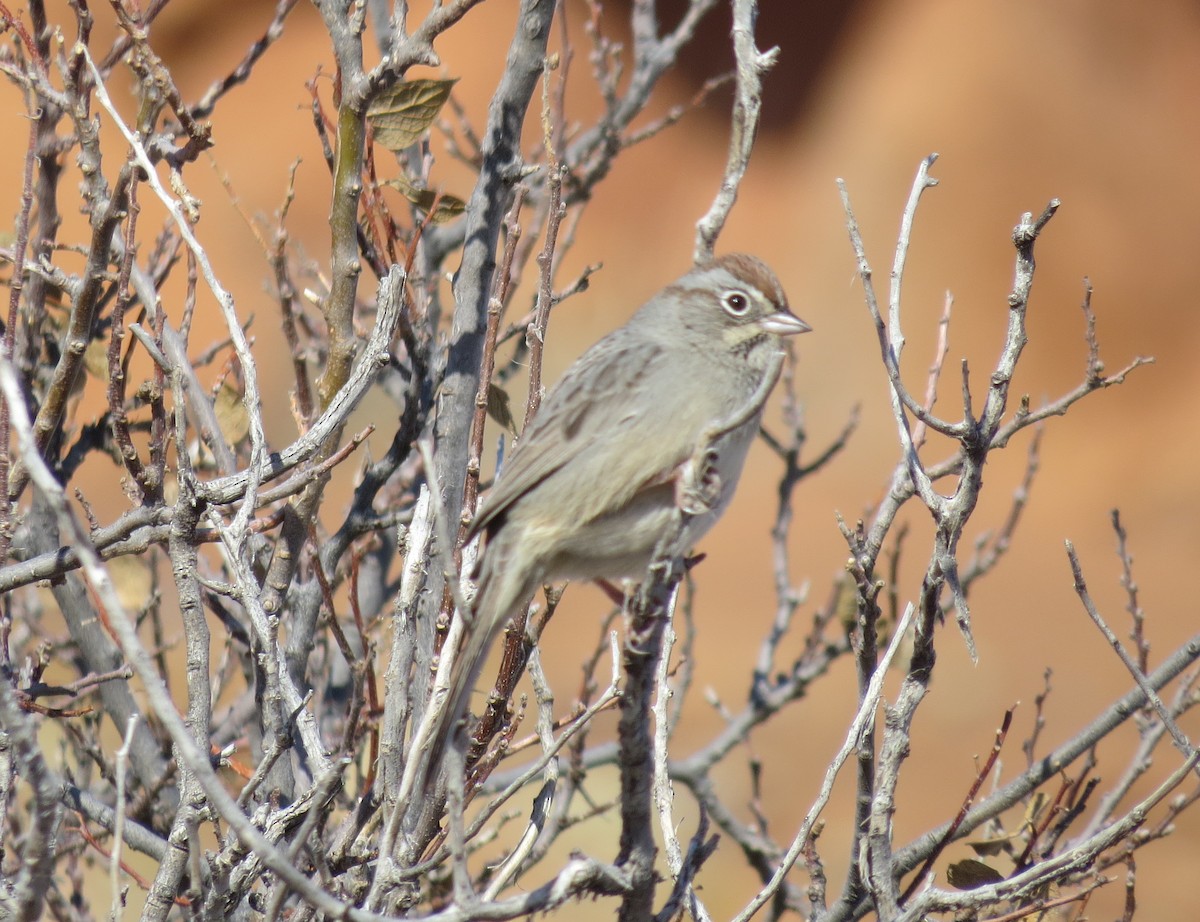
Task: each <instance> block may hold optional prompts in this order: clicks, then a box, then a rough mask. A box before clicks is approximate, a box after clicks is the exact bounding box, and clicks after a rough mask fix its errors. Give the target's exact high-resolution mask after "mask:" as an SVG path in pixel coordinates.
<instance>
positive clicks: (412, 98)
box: [367, 80, 458, 153]
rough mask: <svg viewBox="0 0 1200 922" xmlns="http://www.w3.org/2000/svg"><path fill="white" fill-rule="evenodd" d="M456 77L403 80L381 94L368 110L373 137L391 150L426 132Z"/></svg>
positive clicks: (418, 137) (396, 149) (414, 139)
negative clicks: (451, 78)
mask: <svg viewBox="0 0 1200 922" xmlns="http://www.w3.org/2000/svg"><path fill="white" fill-rule="evenodd" d="M457 82H458V81H457V80H406V81H405V82H403V83H399V84H397V85H396V86H394V87H392V88H391V89H389V90H386V91H385V92H383V93H380V94H379V95H378V96H377V97H375V100H374V101H373V102H372V103H371V106H370V108H368V109H367V120H368V121H369V122H370V123H371V127H372V128H373V129H374V130H375V140H376V141H378V142H379V143H380V144H382V145H383V146H384V147H386V148H387V149H388V150H390V151H392V152H393V153H399V152H400V151H402V150H404V149H405V148H408V147H411V146H412V145H413V144H415V143H416V142H417V141H419V140H421V136H422V135H423V134H425V132H426V131H427V130H428V128H429V126H430V125H432V124H433V120H434V119H436V118H437V115H438V113H439V112H440V111H441V110H442V106H444V105H445V104H446V100H447V99H449V98H450V90H451V88H452V87H453V86H454V84H455V83H457Z"/></svg>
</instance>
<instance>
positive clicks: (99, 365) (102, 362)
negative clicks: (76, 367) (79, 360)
mask: <svg viewBox="0 0 1200 922" xmlns="http://www.w3.org/2000/svg"><path fill="white" fill-rule="evenodd" d="M83 367H84V368H86V369H87V372H88V374H90V375H91V376H92V377H93V378H99V379H100V380H101V381H107V380H108V343H107V342H106V341H104V340H103V339H93V340H92V341H91V342H90V343H88V344H87V349H85V350H84V352H83Z"/></svg>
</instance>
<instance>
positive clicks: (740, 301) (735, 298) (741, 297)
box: [721, 291, 750, 317]
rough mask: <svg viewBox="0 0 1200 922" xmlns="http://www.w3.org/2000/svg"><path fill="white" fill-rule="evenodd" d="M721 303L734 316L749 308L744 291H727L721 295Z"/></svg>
mask: <svg viewBox="0 0 1200 922" xmlns="http://www.w3.org/2000/svg"><path fill="white" fill-rule="evenodd" d="M721 304H722V305H723V306H724V307H725V310H727V311H728V312H729V313H730V314H732V315H733V316H734V317H740V316H742V315H743V314H744V313H746V311H748V310H750V299H749V298H748V297H747V296H746V294H745V292H741V291H727V292H725V294H723V295H722V296H721Z"/></svg>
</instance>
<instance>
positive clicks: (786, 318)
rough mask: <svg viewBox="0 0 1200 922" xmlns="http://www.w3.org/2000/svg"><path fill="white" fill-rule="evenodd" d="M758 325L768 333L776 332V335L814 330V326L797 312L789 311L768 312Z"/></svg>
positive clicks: (791, 334)
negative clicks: (797, 314)
mask: <svg viewBox="0 0 1200 922" xmlns="http://www.w3.org/2000/svg"><path fill="white" fill-rule="evenodd" d="M758 325H759V326H760V327H762V328H763V329H764V330H766V331H767V332H768V333H774V334H775V335H776V336H794V335H796V334H797V333H810V332H812V327H810V326H809V325H808V324H807V323H805V322H804V321H803V320H801V319H800V318H799V317H797V316H796V315H795V314H791V313H788V312H787V311H778V312H776V313H774V314H768V315H767V316H766V317H764V318H763V319H762V320H760V321H759V322H758Z"/></svg>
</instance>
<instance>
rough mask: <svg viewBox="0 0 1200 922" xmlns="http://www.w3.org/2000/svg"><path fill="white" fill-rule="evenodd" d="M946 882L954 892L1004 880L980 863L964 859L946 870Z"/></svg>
mask: <svg viewBox="0 0 1200 922" xmlns="http://www.w3.org/2000/svg"><path fill="white" fill-rule="evenodd" d="M946 880H948V881H949V882H950V886H951V887H954V888H955V889H956V890H974V889H976V888H977V887H986V886H987V885H988V884H998V883H1000V881H1002V880H1004V875H1003V874H1001V873H1000V872H999V871H997V870H996V869H995V868H993V867H991V866H990V865H986V864H984V863H983V862H982V861H976V860H975V859H974V858H964V859H963V860H962V861H956V862H954V863H953V864H952V865H950V866H949V867H948V868H946Z"/></svg>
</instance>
